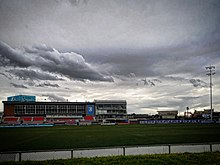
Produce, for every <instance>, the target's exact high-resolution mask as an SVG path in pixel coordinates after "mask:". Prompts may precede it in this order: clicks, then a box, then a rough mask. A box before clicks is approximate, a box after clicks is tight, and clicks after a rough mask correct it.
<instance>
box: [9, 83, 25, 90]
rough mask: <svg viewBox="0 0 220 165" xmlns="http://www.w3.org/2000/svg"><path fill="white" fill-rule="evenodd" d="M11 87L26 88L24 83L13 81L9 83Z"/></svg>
mask: <svg viewBox="0 0 220 165" xmlns="http://www.w3.org/2000/svg"><path fill="white" fill-rule="evenodd" d="M10 84H11V85H12V86H13V87H15V88H24V89H27V88H28V87H26V86H25V85H22V84H15V83H10Z"/></svg>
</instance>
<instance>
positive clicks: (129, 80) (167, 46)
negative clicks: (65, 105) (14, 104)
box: [0, 0, 220, 114]
mask: <svg viewBox="0 0 220 165" xmlns="http://www.w3.org/2000/svg"><path fill="white" fill-rule="evenodd" d="M210 64H211V65H214V66H215V67H216V74H215V75H214V77H213V88H214V93H213V102H214V108H215V110H216V111H220V77H219V70H220V69H219V68H220V1H219V0H157V1H155V0H108V1H107V0H47V1H44V0H0V100H1V101H3V100H6V99H7V96H12V95H18V94H27V95H36V96H37V100H38V101H44V100H45V99H46V100H47V101H67V100H68V101H76V100H77V101H93V100H95V99H96V100H97V99H114V100H115V99H119V100H127V109H128V113H149V114H155V113H157V111H158V110H178V111H179V112H183V111H185V110H186V107H190V110H191V111H194V110H203V109H208V108H209V77H208V76H206V70H205V66H210ZM0 111H2V106H1V108H0Z"/></svg>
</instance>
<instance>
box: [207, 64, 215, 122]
mask: <svg viewBox="0 0 220 165" xmlns="http://www.w3.org/2000/svg"><path fill="white" fill-rule="evenodd" d="M205 69H206V70H207V73H206V75H208V76H209V78H210V80H209V87H210V111H211V121H212V111H213V108H212V75H214V74H215V66H212V65H210V66H207V67H205Z"/></svg>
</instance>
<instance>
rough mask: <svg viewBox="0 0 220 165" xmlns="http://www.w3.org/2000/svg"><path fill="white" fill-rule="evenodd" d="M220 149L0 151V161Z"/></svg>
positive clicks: (192, 146) (189, 146)
mask: <svg viewBox="0 0 220 165" xmlns="http://www.w3.org/2000/svg"><path fill="white" fill-rule="evenodd" d="M215 151H220V143H210V144H172V145H170V144H169V145H161V146H133V147H114V148H93V149H91V148H90V149H71V150H50V151H22V152H1V153H0V161H25V160H31V161H42V160H53V159H73V158H81V157H101V156H117V155H122V156H125V155H144V154H170V153H184V152H189V153H195V152H215Z"/></svg>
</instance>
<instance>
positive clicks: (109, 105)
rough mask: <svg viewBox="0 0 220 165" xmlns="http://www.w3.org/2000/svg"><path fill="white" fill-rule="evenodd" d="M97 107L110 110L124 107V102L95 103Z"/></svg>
mask: <svg viewBox="0 0 220 165" xmlns="http://www.w3.org/2000/svg"><path fill="white" fill-rule="evenodd" d="M97 109H100V110H101V109H112V110H114V109H115V110H118V109H126V105H125V104H102V105H97Z"/></svg>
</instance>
